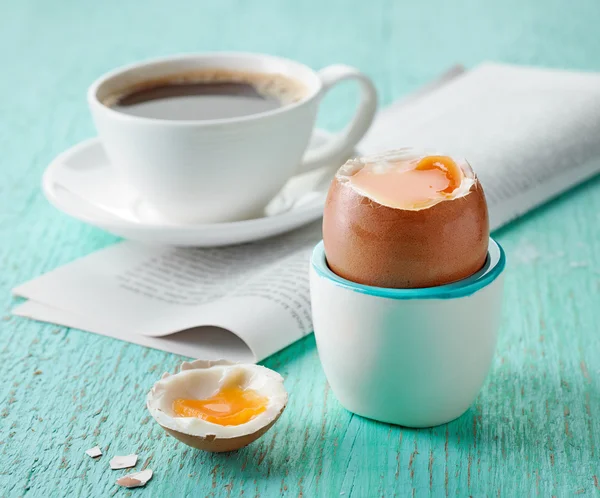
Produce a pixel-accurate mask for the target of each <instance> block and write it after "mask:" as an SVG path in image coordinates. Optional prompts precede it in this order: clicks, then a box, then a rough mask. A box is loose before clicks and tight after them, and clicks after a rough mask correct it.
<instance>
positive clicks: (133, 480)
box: [117, 469, 153, 488]
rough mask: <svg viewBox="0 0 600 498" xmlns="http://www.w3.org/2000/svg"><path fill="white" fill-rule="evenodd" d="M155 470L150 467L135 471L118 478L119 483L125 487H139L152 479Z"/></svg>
mask: <svg viewBox="0 0 600 498" xmlns="http://www.w3.org/2000/svg"><path fill="white" fill-rule="evenodd" d="M152 474H153V472H152V471H151V470H150V469H146V470H142V471H141V472H133V473H131V474H127V475H126V476H123V477H121V478H119V479H117V484H118V485H119V486H123V487H124V488H139V487H141V486H145V485H146V483H147V482H148V481H149V480H150V479H152Z"/></svg>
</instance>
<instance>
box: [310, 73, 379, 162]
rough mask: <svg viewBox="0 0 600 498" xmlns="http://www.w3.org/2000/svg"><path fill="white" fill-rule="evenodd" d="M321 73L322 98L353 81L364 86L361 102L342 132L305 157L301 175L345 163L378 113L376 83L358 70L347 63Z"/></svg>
mask: <svg viewBox="0 0 600 498" xmlns="http://www.w3.org/2000/svg"><path fill="white" fill-rule="evenodd" d="M318 74H319V77H320V78H321V81H322V83H323V87H322V89H321V97H322V96H323V95H324V94H325V92H327V91H328V90H329V89H330V88H332V87H333V86H334V85H335V84H337V83H339V82H340V81H343V80H349V79H353V80H356V81H358V83H359V85H360V90H361V97H360V103H359V105H358V109H357V110H356V113H355V114H354V117H353V118H352V120H351V121H350V123H349V124H348V125H347V126H346V127H345V128H344V129H343V130H342V131H341V132H340V133H337V134H335V135H334V136H333V137H332V138H331V139H329V140H328V141H327V142H326V143H324V144H323V145H321V146H319V147H317V148H315V149H310V150H308V151H307V152H306V153H305V154H304V158H303V159H302V163H301V164H300V168H299V170H300V171H299V173H304V172H306V171H311V170H313V169H317V168H321V167H323V166H326V165H328V164H332V163H334V162H335V161H338V162H340V164H341V162H342V161H344V160H345V159H346V158H347V156H349V155H350V153H351V152H352V149H353V148H354V146H355V145H356V144H357V143H358V141H359V140H360V139H361V138H362V137H363V136H364V135H365V133H366V132H367V130H368V129H369V127H370V126H371V123H372V122H373V118H374V116H375V111H376V110H377V90H375V86H374V85H373V82H372V81H371V80H370V79H369V78H368V77H367V76H366V75H364V74H363V73H361V72H360V71H359V70H358V69H356V68H353V67H351V66H346V65H344V64H335V65H332V66H327V67H325V68H323V69H321V70H320V71H319V73H318Z"/></svg>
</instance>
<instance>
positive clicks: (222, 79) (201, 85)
mask: <svg viewBox="0 0 600 498" xmlns="http://www.w3.org/2000/svg"><path fill="white" fill-rule="evenodd" d="M228 75H229V76H230V78H231V79H232V80H233V81H227V76H228ZM299 98H301V86H300V84H299V83H298V82H296V81H294V80H290V79H288V78H284V77H283V76H281V75H267V74H253V73H224V72H222V71H221V72H218V73H212V72H211V73H200V74H196V75H189V74H188V75H185V76H181V75H180V76H171V77H169V78H168V79H167V78H163V79H161V80H154V81H146V82H143V83H141V84H138V85H136V86H135V87H132V88H130V89H126V90H124V91H121V92H120V94H118V95H111V96H109V97H107V98H105V99H104V104H105V105H108V106H109V107H111V108H113V109H115V110H117V111H120V112H123V113H125V114H131V115H133V116H141V117H146V118H157V119H168V120H209V119H224V118H235V117H239V116H249V115H252V114H259V113H262V112H266V111H271V110H274V109H277V108H279V107H282V106H284V105H287V104H289V103H291V102H294V101H296V100H298V99H299Z"/></svg>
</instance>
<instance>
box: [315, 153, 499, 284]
mask: <svg viewBox="0 0 600 498" xmlns="http://www.w3.org/2000/svg"><path fill="white" fill-rule="evenodd" d="M381 158H384V159H385V154H384V155H381V156H378V157H377V159H378V160H381ZM367 160H369V158H364V159H362V160H361V159H358V160H353V161H349V162H348V163H347V164H346V165H344V166H343V167H342V168H340V170H339V171H338V173H337V174H336V176H335V178H334V180H333V183H332V185H331V187H330V189H329V193H328V196H327V201H326V204H325V211H324V217H323V242H324V245H325V254H326V257H327V263H328V265H329V267H330V268H331V270H332V271H333V272H334V273H336V274H338V275H339V276H341V277H342V278H345V279H347V280H350V281H352V282H356V283H359V284H364V285H370V286H376V287H387V288H419V287H433V286H437V285H443V284H448V283H451V282H455V281H457V280H461V279H463V278H466V277H468V276H470V275H472V274H474V273H476V272H477V271H478V270H480V269H481V268H482V266H483V265H484V263H485V260H486V257H487V245H488V239H489V221H488V211H487V204H486V200H485V195H484V193H483V189H482V187H481V185H480V183H479V181H478V180H477V177H476V176H475V174H474V173H473V171H472V170H471V169H470V166H468V163H466V162H465V164H466V166H463V167H464V170H463V172H464V173H465V178H466V179H467V180H468V183H467V182H466V181H465V184H466V185H467V189H466V190H465V191H461V192H460V195H457V196H456V197H454V198H448V199H446V200H439V201H436V203H434V204H433V205H431V206H428V207H425V208H422V209H403V208H397V207H389V206H385V205H382V204H380V203H378V202H377V201H376V200H374V199H373V198H370V197H368V196H366V195H363V194H362V193H360V192H359V191H357V190H356V189H355V188H353V186H352V185H351V184H350V182H349V181H348V178H349V177H350V176H351V175H352V174H354V172H356V171H357V170H358V169H360V167H362V166H361V164H364V163H365V162H366V161H367ZM361 161H362V162H361Z"/></svg>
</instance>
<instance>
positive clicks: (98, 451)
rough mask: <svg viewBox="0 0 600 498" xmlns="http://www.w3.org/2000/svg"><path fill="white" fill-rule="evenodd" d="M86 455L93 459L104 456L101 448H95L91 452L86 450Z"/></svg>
mask: <svg viewBox="0 0 600 498" xmlns="http://www.w3.org/2000/svg"><path fill="white" fill-rule="evenodd" d="M85 454H86V455H87V456H89V457H92V458H98V457H99V456H102V450H101V449H100V446H94V447H93V448H90V449H89V450H85Z"/></svg>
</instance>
